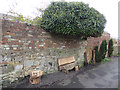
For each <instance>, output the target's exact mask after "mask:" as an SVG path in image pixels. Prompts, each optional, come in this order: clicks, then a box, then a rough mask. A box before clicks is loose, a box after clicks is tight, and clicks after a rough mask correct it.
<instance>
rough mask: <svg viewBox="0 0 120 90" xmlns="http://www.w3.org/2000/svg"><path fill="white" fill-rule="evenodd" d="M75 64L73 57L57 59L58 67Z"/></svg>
mask: <svg viewBox="0 0 120 90" xmlns="http://www.w3.org/2000/svg"><path fill="white" fill-rule="evenodd" d="M72 62H75V59H74V56H70V57H66V58H60V59H58V65H59V66H60V65H64V64H68V63H72Z"/></svg>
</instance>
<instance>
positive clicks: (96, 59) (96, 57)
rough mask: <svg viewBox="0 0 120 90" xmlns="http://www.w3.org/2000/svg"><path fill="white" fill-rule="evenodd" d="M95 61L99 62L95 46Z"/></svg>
mask: <svg viewBox="0 0 120 90" xmlns="http://www.w3.org/2000/svg"><path fill="white" fill-rule="evenodd" d="M95 61H96V62H100V60H99V51H98V46H95Z"/></svg>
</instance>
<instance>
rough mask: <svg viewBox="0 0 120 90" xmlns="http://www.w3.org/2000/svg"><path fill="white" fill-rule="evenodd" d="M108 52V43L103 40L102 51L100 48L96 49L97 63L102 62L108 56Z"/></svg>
mask: <svg viewBox="0 0 120 90" xmlns="http://www.w3.org/2000/svg"><path fill="white" fill-rule="evenodd" d="M106 52H107V42H106V40H103V41H102V43H101V45H100V50H98V46H96V47H95V60H96V62H101V61H102V60H103V59H104V58H105V55H106Z"/></svg>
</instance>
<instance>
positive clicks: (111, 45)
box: [108, 39, 113, 57]
mask: <svg viewBox="0 0 120 90" xmlns="http://www.w3.org/2000/svg"><path fill="white" fill-rule="evenodd" d="M112 52H113V40H112V39H110V40H109V46H108V56H109V57H111V55H112Z"/></svg>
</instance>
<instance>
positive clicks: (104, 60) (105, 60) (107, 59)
mask: <svg viewBox="0 0 120 90" xmlns="http://www.w3.org/2000/svg"><path fill="white" fill-rule="evenodd" d="M108 61H110V59H109V58H104V59H103V60H102V61H101V63H104V62H108Z"/></svg>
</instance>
